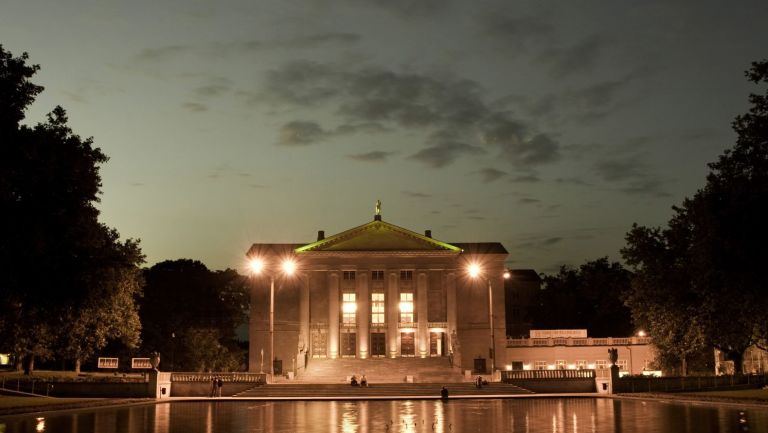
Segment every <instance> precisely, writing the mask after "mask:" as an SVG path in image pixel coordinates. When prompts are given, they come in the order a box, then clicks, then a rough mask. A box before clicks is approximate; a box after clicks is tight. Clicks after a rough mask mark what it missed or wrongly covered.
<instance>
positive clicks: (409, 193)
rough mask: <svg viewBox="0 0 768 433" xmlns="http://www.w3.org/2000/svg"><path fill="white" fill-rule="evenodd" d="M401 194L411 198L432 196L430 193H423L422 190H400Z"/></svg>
mask: <svg viewBox="0 0 768 433" xmlns="http://www.w3.org/2000/svg"><path fill="white" fill-rule="evenodd" d="M400 192H401V193H402V194H403V195H405V196H406V197H411V198H429V197H432V194H425V193H423V192H416V191H400Z"/></svg>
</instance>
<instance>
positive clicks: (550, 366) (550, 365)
mask: <svg viewBox="0 0 768 433" xmlns="http://www.w3.org/2000/svg"><path fill="white" fill-rule="evenodd" d="M554 369H555V366H554V365H553V364H549V365H548V366H547V370H554Z"/></svg>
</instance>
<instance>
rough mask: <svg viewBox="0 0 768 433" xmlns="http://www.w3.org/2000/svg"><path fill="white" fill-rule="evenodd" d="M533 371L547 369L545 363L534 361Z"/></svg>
mask: <svg viewBox="0 0 768 433" xmlns="http://www.w3.org/2000/svg"><path fill="white" fill-rule="evenodd" d="M533 369H534V370H546V369H547V361H534V362H533Z"/></svg>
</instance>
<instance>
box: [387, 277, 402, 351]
mask: <svg viewBox="0 0 768 433" xmlns="http://www.w3.org/2000/svg"><path fill="white" fill-rule="evenodd" d="M387 275H388V278H389V281H388V283H389V284H387V296H386V301H387V306H386V308H385V311H386V314H387V352H388V353H389V357H390V358H396V357H397V353H398V352H399V351H400V349H399V348H398V347H397V337H398V336H399V334H398V332H399V331H398V327H397V325H398V323H400V306H399V304H400V293H399V292H400V291H399V290H398V285H397V282H398V277H399V275H398V271H396V270H395V271H388V274H387Z"/></svg>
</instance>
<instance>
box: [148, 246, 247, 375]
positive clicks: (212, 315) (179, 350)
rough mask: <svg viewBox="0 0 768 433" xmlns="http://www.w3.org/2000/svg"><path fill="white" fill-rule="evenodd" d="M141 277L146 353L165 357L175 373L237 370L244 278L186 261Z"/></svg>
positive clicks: (163, 265) (168, 264)
mask: <svg viewBox="0 0 768 433" xmlns="http://www.w3.org/2000/svg"><path fill="white" fill-rule="evenodd" d="M144 276H145V279H146V287H145V289H144V298H143V299H142V304H141V322H142V325H143V331H142V340H143V341H144V344H143V348H144V350H145V351H159V352H161V353H163V354H164V358H163V359H164V360H167V361H169V362H172V363H173V368H174V369H175V370H183V369H188V370H197V371H203V370H232V369H237V368H238V367H239V364H240V358H241V355H242V352H241V349H240V348H239V345H238V344H237V337H236V334H235V331H236V329H237V328H238V326H240V325H242V324H243V323H245V321H246V320H247V317H248V316H247V311H248V286H247V280H246V278H245V277H243V276H241V275H239V274H238V273H237V272H236V271H234V270H232V269H227V270H224V271H210V270H209V269H208V268H207V267H206V266H205V265H204V264H202V263H201V262H199V261H196V260H189V259H180V260H169V261H164V262H160V263H157V264H156V265H154V266H152V267H151V268H149V269H147V270H146V271H145V272H144ZM166 365H169V364H166Z"/></svg>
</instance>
